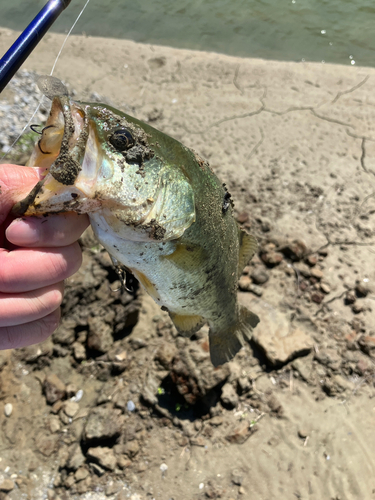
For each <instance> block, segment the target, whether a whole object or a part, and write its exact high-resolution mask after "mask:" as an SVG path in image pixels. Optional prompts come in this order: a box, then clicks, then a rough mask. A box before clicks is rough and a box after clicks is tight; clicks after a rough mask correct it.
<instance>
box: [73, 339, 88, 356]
mask: <svg viewBox="0 0 375 500" xmlns="http://www.w3.org/2000/svg"><path fill="white" fill-rule="evenodd" d="M72 347H73V356H74V359H75V360H76V361H83V360H84V359H86V349H85V347H84V345H83V344H81V342H74V343H73V345H72Z"/></svg>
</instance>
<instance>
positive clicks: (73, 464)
mask: <svg viewBox="0 0 375 500" xmlns="http://www.w3.org/2000/svg"><path fill="white" fill-rule="evenodd" d="M85 462H86V458H85V456H84V455H83V453H82V450H81V447H80V445H79V444H73V445H72V446H71V448H70V449H69V457H68V461H67V467H68V469H72V470H77V469H79V468H80V467H81V466H82V465H83V464H84V463H85Z"/></svg>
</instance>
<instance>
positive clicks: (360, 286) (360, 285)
mask: <svg viewBox="0 0 375 500" xmlns="http://www.w3.org/2000/svg"><path fill="white" fill-rule="evenodd" d="M369 292H371V289H370V287H369V286H368V284H367V283H365V282H363V281H357V282H356V285H355V293H356V294H357V297H359V298H362V297H367V295H368V294H369Z"/></svg>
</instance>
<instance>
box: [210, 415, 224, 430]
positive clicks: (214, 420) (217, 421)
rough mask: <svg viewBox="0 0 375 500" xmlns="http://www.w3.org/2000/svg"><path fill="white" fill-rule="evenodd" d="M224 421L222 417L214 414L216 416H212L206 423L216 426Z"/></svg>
mask: <svg viewBox="0 0 375 500" xmlns="http://www.w3.org/2000/svg"><path fill="white" fill-rule="evenodd" d="M223 422H224V419H223V417H220V416H219V415H216V417H212V418H211V419H210V420H209V421H208V423H209V424H210V425H212V426H214V427H218V426H219V425H222V423H223Z"/></svg>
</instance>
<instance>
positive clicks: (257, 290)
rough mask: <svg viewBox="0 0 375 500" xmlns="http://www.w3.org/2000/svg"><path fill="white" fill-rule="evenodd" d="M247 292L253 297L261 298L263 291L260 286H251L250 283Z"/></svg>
mask: <svg viewBox="0 0 375 500" xmlns="http://www.w3.org/2000/svg"><path fill="white" fill-rule="evenodd" d="M248 290H249V292H252V293H253V294H254V295H256V296H257V297H261V296H262V295H263V290H262V288H261V287H260V286H258V285H253V284H252V283H251V285H250V286H249V288H248Z"/></svg>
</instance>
